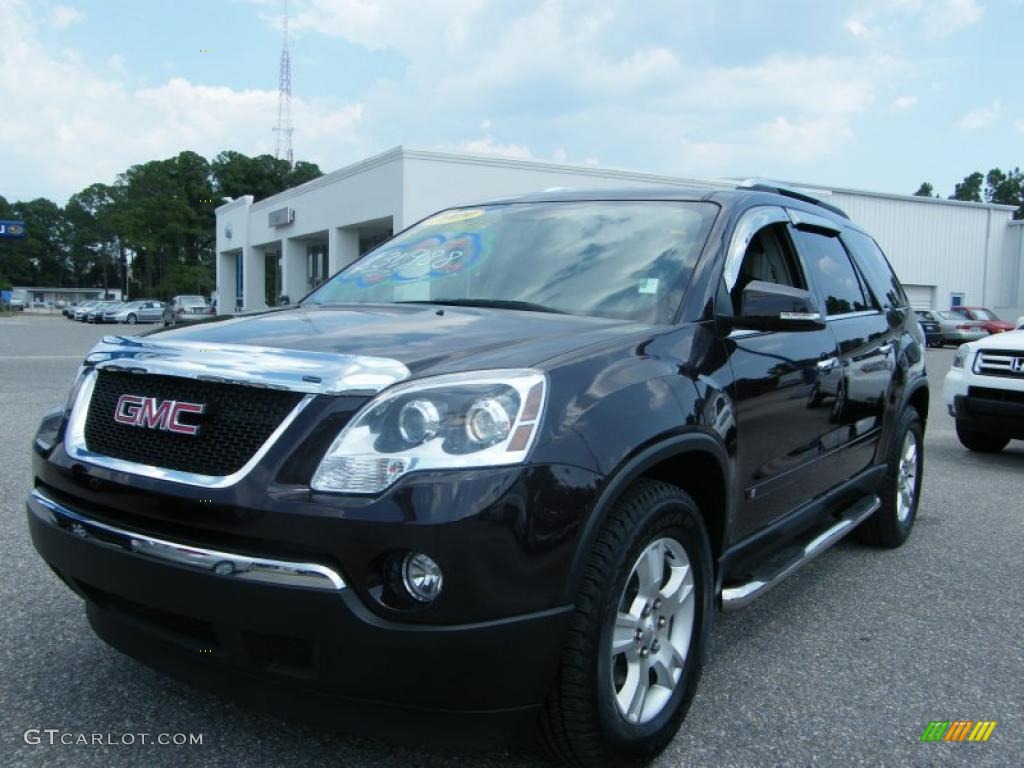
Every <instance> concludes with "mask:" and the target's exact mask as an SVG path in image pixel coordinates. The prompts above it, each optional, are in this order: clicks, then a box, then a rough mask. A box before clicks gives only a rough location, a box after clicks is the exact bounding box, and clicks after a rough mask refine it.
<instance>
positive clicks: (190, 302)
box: [178, 296, 206, 307]
mask: <svg viewBox="0 0 1024 768" xmlns="http://www.w3.org/2000/svg"><path fill="white" fill-rule="evenodd" d="M201 304H206V299H204V298H203V297H202V296H179V297H178V305H179V306H183V307H197V306H199V305H201Z"/></svg>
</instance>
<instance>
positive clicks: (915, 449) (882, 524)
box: [857, 406, 924, 549]
mask: <svg viewBox="0 0 1024 768" xmlns="http://www.w3.org/2000/svg"><path fill="white" fill-rule="evenodd" d="M886 464H887V470H886V473H885V479H884V480H883V481H882V488H881V493H880V494H879V496H880V497H881V501H882V506H881V507H879V508H878V510H877V511H876V512H875V513H874V514H873V515H872V516H871V517H870V518H868V519H867V520H865V521H864V523H863V524H862V525H861V526H860V528H859V529H858V531H857V533H858V534H859V537H860V539H861V540H862V541H864V542H865V543H868V544H874V545H876V546H879V547H885V548H887V549H894V548H895V547H898V546H900V545H902V544H903V542H905V541H906V540H907V538H908V537H909V536H910V531H911V530H912V529H913V527H914V521H915V520H916V519H917V508H918V506H919V504H920V502H921V481H922V479H923V478H924V426H923V425H922V423H921V417H920V415H919V414H918V412H917V409H916V408H914V407H913V406H908V407H907V408H905V409H904V410H903V413H901V414H900V418H899V421H898V422H897V424H896V429H895V430H894V431H893V436H892V440H891V442H890V443H889V455H888V457H887V460H886Z"/></svg>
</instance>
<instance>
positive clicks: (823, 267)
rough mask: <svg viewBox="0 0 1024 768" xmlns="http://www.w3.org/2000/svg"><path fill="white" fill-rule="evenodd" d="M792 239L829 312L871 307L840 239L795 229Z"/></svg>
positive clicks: (859, 310) (863, 309)
mask: <svg viewBox="0 0 1024 768" xmlns="http://www.w3.org/2000/svg"><path fill="white" fill-rule="evenodd" d="M793 239H794V240H795V241H796V247H797V250H799V251H800V254H801V255H802V256H803V259H804V263H805V264H806V265H807V271H808V272H809V273H810V277H811V282H813V283H814V287H815V289H816V290H817V292H818V296H819V297H821V298H822V299H823V300H824V302H825V312H826V314H828V315H841V314H844V313H846V312H863V311H865V310H869V309H874V308H875V307H874V306H873V305H872V301H871V299H870V298H869V297H867V296H865V295H864V291H863V289H862V287H861V282H860V277H859V276H858V275H857V272H856V270H854V268H853V264H852V263H851V262H850V257H849V255H848V254H847V253H846V249H845V248H843V244H842V243H841V242H839V238H836V237H828V236H826V235H819V234H817V233H816V232H805V231H803V230H799V229H794V230H793Z"/></svg>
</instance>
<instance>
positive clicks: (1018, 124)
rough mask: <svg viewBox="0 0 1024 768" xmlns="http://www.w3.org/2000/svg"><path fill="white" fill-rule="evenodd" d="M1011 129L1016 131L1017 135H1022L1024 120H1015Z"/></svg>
mask: <svg viewBox="0 0 1024 768" xmlns="http://www.w3.org/2000/svg"><path fill="white" fill-rule="evenodd" d="M1013 127H1014V128H1016V129H1017V133H1024V119H1021V120H1017V121H1016V122H1015V123H1014V124H1013Z"/></svg>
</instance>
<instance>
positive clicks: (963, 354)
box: [953, 344, 971, 368]
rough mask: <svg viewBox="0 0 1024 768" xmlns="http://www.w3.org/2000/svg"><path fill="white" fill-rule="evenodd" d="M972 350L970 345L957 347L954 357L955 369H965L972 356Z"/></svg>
mask: <svg viewBox="0 0 1024 768" xmlns="http://www.w3.org/2000/svg"><path fill="white" fill-rule="evenodd" d="M970 352H971V349H970V345H968V344H961V345H960V346H959V347H957V350H956V354H955V355H954V356H953V367H954V368H963V367H964V364H965V363H966V362H967V356H968V355H969V354H970Z"/></svg>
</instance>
